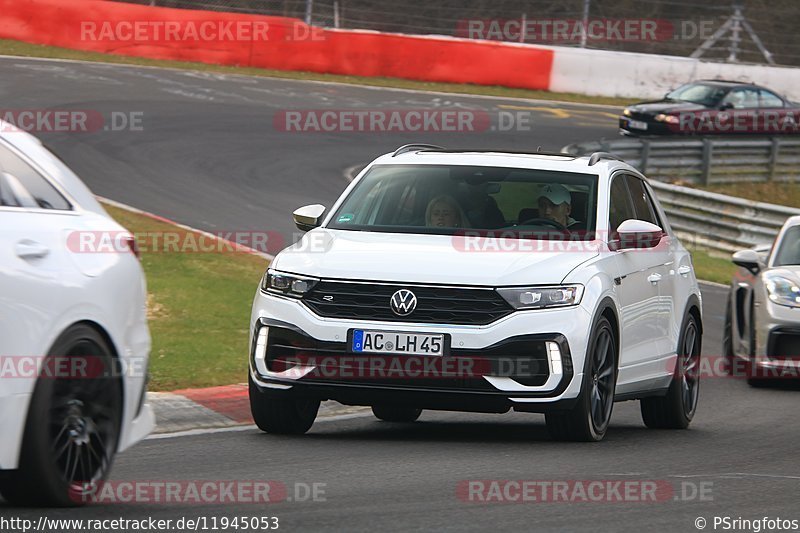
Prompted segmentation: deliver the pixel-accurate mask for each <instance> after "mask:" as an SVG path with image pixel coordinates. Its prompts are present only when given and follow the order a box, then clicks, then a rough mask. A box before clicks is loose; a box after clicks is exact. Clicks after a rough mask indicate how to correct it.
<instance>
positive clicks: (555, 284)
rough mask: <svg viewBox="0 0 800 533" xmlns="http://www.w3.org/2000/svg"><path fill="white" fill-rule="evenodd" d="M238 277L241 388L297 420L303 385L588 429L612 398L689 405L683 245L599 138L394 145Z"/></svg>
mask: <svg viewBox="0 0 800 533" xmlns="http://www.w3.org/2000/svg"><path fill="white" fill-rule="evenodd" d="M324 211H325V208H324V207H323V206H321V205H313V206H306V207H303V208H300V209H298V210H297V211H295V214H294V220H295V223H296V224H297V226H298V227H299V228H300V229H302V230H306V231H308V232H307V233H306V234H305V235H304V237H303V239H301V240H300V241H299V242H298V243H297V244H296V245H294V246H292V247H290V248H287V249H286V250H284V251H282V252H281V253H280V254H278V256H277V257H276V258H275V260H274V261H273V262H272V264H271V265H270V268H269V270H268V271H267V273H266V274H265V275H264V278H263V280H262V284H261V287H260V288H259V290H258V291H257V292H256V296H255V301H254V303H253V310H252V322H251V341H252V342H251V346H252V348H251V354H250V404H251V410H252V413H253V416H254V418H255V421H256V423H257V424H258V426H259V427H260V428H261V429H262V430H264V431H267V432H273V433H304V432H306V431H307V430H308V429H309V428H310V427H311V425H312V424H313V422H314V419H315V417H316V414H317V409H318V406H319V402H320V400H327V399H331V400H336V401H339V402H341V403H344V404H352V405H367V406H372V408H373V412H374V414H375V415H376V416H377V417H378V418H379V419H382V420H386V421H393V422H413V421H414V420H416V418H417V417H418V416H419V415H420V412H421V410H423V409H440V410H457V411H475V412H496V413H503V412H506V411H508V410H509V409H514V410H516V411H525V412H539V413H545V414H546V421H547V427H548V429H549V431H550V432H551V434H552V435H553V436H554V437H555V438H557V439H563V440H587V441H598V440H601V439H602V438H603V436H604V434H605V433H606V429H607V428H608V424H609V420H610V418H611V412H612V408H613V403H614V401H620V400H634V399H638V400H641V411H642V416H643V419H644V422H645V424H646V425H647V426H648V427H659V428H685V427H687V426H688V424H689V422H690V421H691V419H692V417H693V416H694V413H695V410H696V408H697V401H698V386H699V382H698V376H697V373H696V372H694V369H695V368H696V367H697V365H698V363H699V357H700V348H701V335H702V314H701V297H700V291H699V288H698V284H697V280H696V279H695V275H694V270H693V267H692V262H691V257H690V255H689V253H688V252H687V251H686V249H685V248H684V247H683V246H682V245H681V243H680V242H679V241H678V239H677V238H676V237H675V235H674V233H673V232H672V230H671V229H670V226H669V223H668V222H667V219H666V216H665V215H664V211H663V210H662V209H661V207H660V206H659V204H658V202H657V201H656V199H655V196H654V194H653V191H652V190H651V188H650V186H649V185H648V183H647V181H646V179H645V178H644V176H642V175H641V174H640V173H639V172H638V171H636V170H635V169H634V168H632V167H631V166H629V165H627V164H625V163H623V162H621V161H619V160H618V159H616V158H615V157H613V156H611V155H609V154H603V153H598V154H594V155H592V156H591V157H573V156H570V155H566V154H543V153H509V152H503V153H501V152H476V151H469V152H463V151H457V150H445V149H442V148H439V147H434V146H430V145H407V146H404V147H401V148H399V149H398V150H397V151H395V152H394V153H390V154H386V155H384V156H381V157H379V158H378V159H376V160H375V161H373V162H372V163H371V164H369V165H368V166H367V167H366V168H365V169H364V170H363V171H362V172H361V173H360V174H359V175H358V176H357V177H356V179H355V180H353V182H352V183H351V184H350V186H349V187H348V188H347V189H346V190H345V191H344V193H343V194H342V195H341V197H340V198H339V200H338V201H337V202H336V203H335V205H334V206H333V207H332V208H331V210H330V212H329V213H328V214H327V215H326V216H324V217H323V212H324Z"/></svg>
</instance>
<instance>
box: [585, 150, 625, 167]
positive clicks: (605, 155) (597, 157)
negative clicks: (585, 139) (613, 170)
mask: <svg viewBox="0 0 800 533" xmlns="http://www.w3.org/2000/svg"><path fill="white" fill-rule="evenodd" d="M602 159H613V160H615V161H622V162H623V163H624V162H625V160H624V159H622V158H621V157H619V156H616V155H614V154H612V153H610V152H595V153H593V154H592V156H591V157H590V158H589V166H590V167H592V166H594V165H596V164H597V163H599V162H600V161H601V160H602Z"/></svg>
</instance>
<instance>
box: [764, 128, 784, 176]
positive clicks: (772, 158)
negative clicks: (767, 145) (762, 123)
mask: <svg viewBox="0 0 800 533" xmlns="http://www.w3.org/2000/svg"><path fill="white" fill-rule="evenodd" d="M780 150H781V142H780V141H779V140H778V138H777V137H773V138H772V149H771V150H770V152H769V171H768V172H767V181H772V180H774V179H775V167H776V166H777V163H778V154H779V153H780Z"/></svg>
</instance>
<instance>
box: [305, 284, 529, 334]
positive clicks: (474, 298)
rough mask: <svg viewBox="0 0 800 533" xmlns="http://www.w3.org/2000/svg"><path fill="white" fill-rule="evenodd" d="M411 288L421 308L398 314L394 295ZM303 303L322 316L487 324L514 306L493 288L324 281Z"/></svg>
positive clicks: (433, 322) (506, 313)
mask: <svg viewBox="0 0 800 533" xmlns="http://www.w3.org/2000/svg"><path fill="white" fill-rule="evenodd" d="M400 289H409V290H410V291H412V292H413V293H414V295H415V296H416V297H417V307H416V309H415V310H414V311H413V312H412V313H411V314H409V315H406V316H398V315H396V314H395V313H394V311H392V309H391V307H390V305H389V304H390V300H391V298H392V295H393V294H394V293H395V292H396V291H398V290H400ZM303 302H304V303H305V304H306V305H307V306H308V307H309V308H311V310H313V311H314V312H315V313H317V314H318V315H320V316H324V317H328V318H345V319H355V320H381V321H387V322H417V323H430V324H465V325H485V324H490V323H492V322H494V321H495V320H497V319H499V318H502V317H504V316H506V315H508V314H510V313H511V312H513V311H514V309H513V308H512V307H511V306H510V305H509V304H508V302H506V301H505V300H504V299H503V298H502V297H501V296H500V295H499V294H498V293H497V292H496V291H494V290H493V289H478V288H463V287H423V286H418V285H409V284H400V283H398V284H388V285H382V284H372V283H352V282H339V281H320V282H319V283H317V285H316V286H315V287H314V288H313V289H312V290H311V292H309V293H308V294H307V295H306V296H305V297H304V298H303Z"/></svg>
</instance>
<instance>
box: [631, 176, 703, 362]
mask: <svg viewBox="0 0 800 533" xmlns="http://www.w3.org/2000/svg"><path fill="white" fill-rule="evenodd" d="M626 179H627V181H628V189H629V190H630V192H631V199H632V200H633V208H634V210H635V211H636V218H638V219H639V220H644V221H647V222H650V223H651V224H655V225H656V226H658V227H660V228H661V229H662V230H664V232H665V235H664V237H662V239H661V242H660V243H659V245H658V246H656V247H655V248H646V249H643V250H640V251H641V252H642V253H646V254H648V255H650V256H651V258H650V261H649V264H650V265H651V266H650V268H651V272H652V274H651V275H650V276H649V277H648V279H650V280H654V281H651V283H655V284H656V285H657V286H658V315H659V319H658V338H659V339H660V340H661V350H662V351H661V353H660V354H653V355H654V356H657V358H658V364H657V366H656V368H655V370H656V371H661V370H663V368H664V367H663V365H661V364H660V360H661V358H663V357H664V356H666V355H668V354H669V353H671V352H673V351H674V350H675V349H676V348H677V346H678V338H677V332H678V330H679V329H680V326H681V324H679V323H678V324H676V322H680V321H682V320H683V316H682V314H683V310H682V309H677V308H676V302H675V291H676V279H677V278H676V276H679V275H680V276H684V275H687V274H688V272H681V273H678V272H677V270H678V268H679V267H678V266H677V265H676V264H675V257H674V246H673V243H672V236H670V235H669V234H668V233H666V231H667V226H666V224H665V223H664V221H663V220H662V219H661V216H660V215H659V213H658V209H656V206H655V201H654V200H653V197H652V193H651V191H650V189H649V187H648V186H647V184H646V183H645V181H644V180H643V179H641V178H639V177H637V176H633V175H628V176H626ZM681 279H683V278H681Z"/></svg>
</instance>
